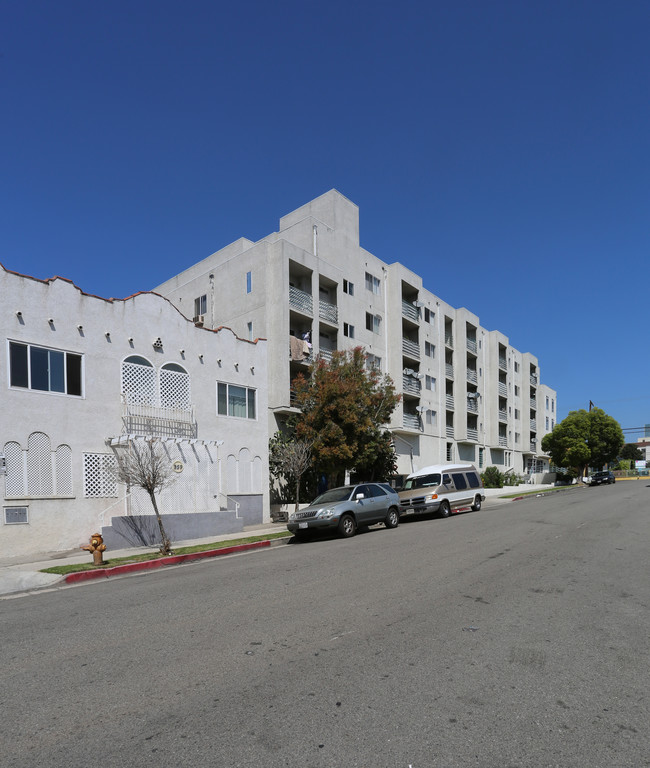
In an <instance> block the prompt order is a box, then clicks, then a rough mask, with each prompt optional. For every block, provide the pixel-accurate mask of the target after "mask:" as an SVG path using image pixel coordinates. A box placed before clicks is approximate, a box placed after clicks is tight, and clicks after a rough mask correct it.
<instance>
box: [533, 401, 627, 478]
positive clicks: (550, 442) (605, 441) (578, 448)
mask: <svg viewBox="0 0 650 768" xmlns="http://www.w3.org/2000/svg"><path fill="white" fill-rule="evenodd" d="M624 443H625V438H624V437H623V430H622V429H621V426H620V424H619V423H618V422H617V421H616V419H614V418H613V417H612V416H608V415H607V414H606V413H605V411H603V410H602V409H601V408H593V409H592V410H591V411H585V410H584V409H583V410H580V411H571V412H570V413H569V415H568V416H567V417H566V418H565V419H564V420H563V421H561V422H560V423H559V424H556V425H555V427H554V428H553V431H552V432H549V433H548V434H547V435H544V437H543V438H542V450H544V451H546V452H547V453H548V454H549V455H550V457H551V461H552V462H553V463H554V464H555V465H556V466H558V467H565V468H567V469H573V470H574V471H575V472H576V474H577V475H578V477H582V476H583V475H584V474H585V472H586V470H587V468H588V467H590V466H591V467H598V468H599V469H600V468H602V467H603V466H604V465H605V464H607V463H608V462H610V461H614V459H615V458H616V457H617V456H618V454H619V452H620V450H621V448H622V447H623V444H624Z"/></svg>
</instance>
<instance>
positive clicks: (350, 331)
mask: <svg viewBox="0 0 650 768" xmlns="http://www.w3.org/2000/svg"><path fill="white" fill-rule="evenodd" d="M343 335H344V336H347V337H348V339H353V338H354V326H353V325H350V324H349V323H343Z"/></svg>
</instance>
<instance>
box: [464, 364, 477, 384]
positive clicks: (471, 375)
mask: <svg viewBox="0 0 650 768" xmlns="http://www.w3.org/2000/svg"><path fill="white" fill-rule="evenodd" d="M467 381H469V382H471V383H472V384H478V373H477V372H476V371H475V370H474V369H473V368H468V369H467Z"/></svg>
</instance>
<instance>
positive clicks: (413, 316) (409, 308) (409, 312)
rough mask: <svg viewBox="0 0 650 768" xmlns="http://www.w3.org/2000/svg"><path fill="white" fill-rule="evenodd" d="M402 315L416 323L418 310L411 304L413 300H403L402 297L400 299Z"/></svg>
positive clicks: (418, 314) (418, 317) (418, 315)
mask: <svg viewBox="0 0 650 768" xmlns="http://www.w3.org/2000/svg"><path fill="white" fill-rule="evenodd" d="M402 315H404V317H407V318H408V319H409V320H413V321H414V322H416V323H417V321H418V320H419V319H420V312H419V310H418V308H417V307H415V306H413V302H411V301H405V300H404V299H402Z"/></svg>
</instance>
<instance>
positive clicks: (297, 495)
mask: <svg viewBox="0 0 650 768" xmlns="http://www.w3.org/2000/svg"><path fill="white" fill-rule="evenodd" d="M299 509H300V475H298V477H297V478H296V514H297V513H298V510H299Z"/></svg>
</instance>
